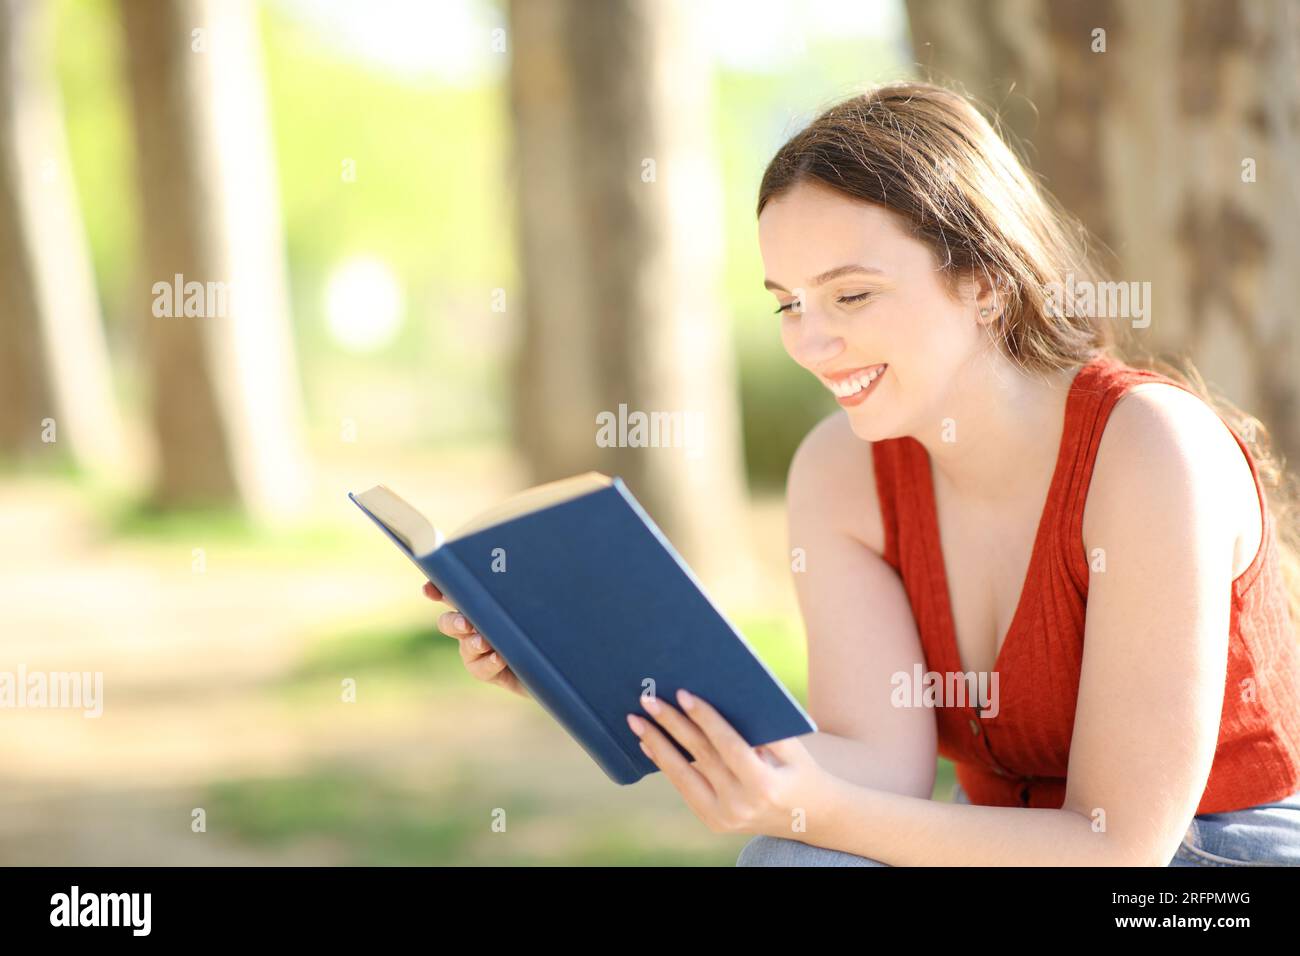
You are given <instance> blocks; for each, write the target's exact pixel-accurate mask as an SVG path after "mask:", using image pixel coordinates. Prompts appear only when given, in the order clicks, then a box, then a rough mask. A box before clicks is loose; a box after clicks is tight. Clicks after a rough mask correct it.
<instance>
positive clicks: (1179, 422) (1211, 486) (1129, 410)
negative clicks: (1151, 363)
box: [1084, 382, 1262, 578]
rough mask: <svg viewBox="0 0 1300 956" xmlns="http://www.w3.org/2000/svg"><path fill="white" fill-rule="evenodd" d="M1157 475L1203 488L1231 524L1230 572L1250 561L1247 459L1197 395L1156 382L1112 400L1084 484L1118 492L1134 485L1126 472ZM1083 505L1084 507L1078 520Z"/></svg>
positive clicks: (1252, 505)
mask: <svg viewBox="0 0 1300 956" xmlns="http://www.w3.org/2000/svg"><path fill="white" fill-rule="evenodd" d="M1139 468H1140V469H1141V470H1142V471H1143V472H1145V473H1147V474H1148V475H1153V473H1154V477H1156V478H1157V479H1158V481H1157V486H1164V487H1169V486H1172V485H1174V484H1185V483H1195V484H1199V485H1200V486H1201V487H1202V488H1204V489H1206V491H1207V492H1208V494H1205V495H1202V498H1203V499H1205V498H1212V499H1213V500H1214V501H1215V502H1216V503H1217V505H1218V509H1217V510H1220V511H1222V512H1225V513H1227V514H1229V515H1231V520H1232V522H1233V523H1234V525H1235V528H1236V541H1235V550H1236V554H1235V555H1234V560H1233V577H1234V578H1235V577H1236V576H1237V574H1239V573H1240V572H1241V571H1242V570H1244V569H1245V567H1246V566H1247V565H1248V564H1249V563H1250V561H1251V558H1252V557H1253V556H1254V554H1255V552H1256V551H1257V550H1258V548H1259V544H1260V541H1261V539H1262V522H1261V515H1260V510H1259V496H1258V493H1257V492H1256V490H1255V479H1254V476H1253V475H1252V474H1251V469H1250V464H1249V462H1248V461H1247V460H1246V457H1245V455H1243V454H1242V452H1241V448H1240V446H1239V445H1238V444H1237V441H1236V439H1235V438H1233V436H1232V433H1231V432H1230V431H1229V430H1228V427H1227V425H1226V424H1225V423H1224V421H1223V420H1222V419H1221V418H1220V417H1219V415H1218V413H1217V412H1216V411H1215V410H1214V409H1213V408H1211V407H1210V406H1209V405H1208V404H1206V402H1205V401H1204V400H1203V399H1201V398H1200V396H1198V395H1196V394H1194V393H1192V392H1189V391H1187V390H1186V389H1183V388H1180V387H1178V386H1177V385H1170V384H1168V383H1163V382H1146V383H1142V384H1140V385H1136V386H1134V387H1133V388H1130V389H1129V390H1128V391H1126V392H1125V393H1124V395H1123V396H1121V397H1120V399H1119V401H1117V402H1116V403H1115V407H1114V409H1112V411H1111V414H1110V417H1109V419H1108V420H1107V422H1106V427H1105V430H1104V431H1103V433H1102V438H1101V444H1100V445H1099V447H1098V449H1097V462H1096V465H1095V467H1094V472H1093V476H1092V482H1091V485H1090V488H1089V494H1088V500H1089V504H1091V503H1092V501H1093V499H1094V492H1097V494H1098V495H1103V496H1104V495H1106V494H1120V493H1124V492H1125V489H1130V490H1131V489H1132V488H1133V485H1134V481H1133V475H1132V473H1133V471H1134V470H1135V469H1139ZM1088 510H1089V509H1085V513H1084V514H1085V525H1086V523H1087V515H1088Z"/></svg>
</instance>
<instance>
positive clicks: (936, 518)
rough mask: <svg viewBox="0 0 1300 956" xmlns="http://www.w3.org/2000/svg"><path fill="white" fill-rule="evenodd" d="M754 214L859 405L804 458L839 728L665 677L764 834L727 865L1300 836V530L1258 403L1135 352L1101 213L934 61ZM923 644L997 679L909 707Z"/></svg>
mask: <svg viewBox="0 0 1300 956" xmlns="http://www.w3.org/2000/svg"><path fill="white" fill-rule="evenodd" d="M758 233H759V245H760V247H761V251H762V256H763V262H764V267H765V270H766V279H765V283H764V284H765V286H766V287H767V288H768V289H769V290H771V291H772V292H773V293H774V294H775V296H776V298H777V308H776V312H777V313H778V315H779V316H780V323H781V325H780V331H781V339H782V343H783V345H784V347H785V349H786V351H787V352H788V353H789V355H790V357H791V358H792V359H793V360H794V361H795V362H797V363H798V364H799V365H800V366H802V367H803V368H805V369H807V370H808V371H809V372H810V373H811V374H813V375H815V376H816V377H817V378H818V379H819V380H820V381H821V382H822V384H823V385H825V386H826V388H827V389H829V390H830V391H831V392H832V394H834V396H835V397H836V400H837V401H838V402H839V404H840V405H841V406H842V409H843V410H842V411H840V412H837V413H836V414H834V415H832V416H831V417H829V418H828V419H826V420H825V421H824V422H822V423H821V424H820V425H818V426H817V427H816V428H814V429H813V431H812V432H811V433H810V434H809V435H808V437H807V438H806V439H805V440H804V442H803V444H802V445H801V447H800V448H799V451H798V452H797V454H796V455H795V459H794V462H793V463H792V465H791V470H790V476H789V487H788V497H789V500H788V510H789V527H790V536H791V542H790V543H791V546H792V547H800V548H803V549H804V552H805V553H806V554H807V555H808V560H807V562H806V567H807V570H806V571H803V572H801V573H797V574H796V575H795V583H796V588H797V591H798V596H799V602H800V608H801V610H802V613H803V616H804V619H805V625H806V629H807V640H808V651H809V665H808V673H809V678H808V697H809V711H810V713H812V715H813V716H814V718H815V719H816V720H817V723H818V725H819V728H820V730H819V732H818V733H816V734H811V735H808V736H806V737H804V738H799V739H798V740H797V741H783V742H782V745H783V746H782V747H781V748H774V747H769V748H767V749H768V750H769V751H770V752H771V753H772V754H774V755H775V756H776V757H777V758H779V760H780V761H781V762H782V764H783V766H781V765H779V766H775V767H774V766H771V765H769V764H766V763H762V764H760V763H755V762H753V761H750V760H748V759H742V758H743V755H740V754H738V753H737V754H732V753H730V752H729V749H730V748H729V743H728V740H727V738H726V735H725V731H724V730H722V729H717V728H715V729H710V727H709V726H707V724H701V725H700V726H699V727H697V726H695V725H692V724H691V723H690V721H689V720H687V719H686V718H685V717H683V716H681V715H678V714H677V712H676V711H675V710H674V709H673V708H671V707H665V708H663V711H664V713H665V716H666V717H667V721H666V722H665V720H664V718H663V717H661V718H660V722H661V723H664V726H665V728H666V729H667V730H668V732H669V733H675V732H676V733H678V734H679V736H678V739H679V740H681V741H682V742H683V743H684V744H685V745H686V746H687V748H688V749H689V750H691V752H692V753H694V754H695V755H696V757H697V760H696V761H695V762H694V763H691V764H687V763H686V762H685V761H674V760H673V757H674V754H673V753H670V752H669V751H670V749H671V748H667V747H663V746H662V745H658V746H657V745H656V742H654V740H653V738H654V737H655V736H656V735H657V734H658V731H657V730H650V731H648V732H647V736H646V737H645V738H643V739H648V740H651V741H652V742H651V743H650V745H649V746H650V750H651V751H654V752H656V753H662V754H663V756H664V760H665V765H664V766H663V769H664V771H665V774H666V776H668V777H669V778H670V779H671V780H672V781H673V783H674V784H675V785H676V786H677V787H678V788H679V789H680V790H681V791H682V793H683V795H684V796H686V798H687V800H688V802H689V803H690V804H691V806H692V808H693V809H695V810H696V812H697V813H699V814H700V815H701V816H702V817H703V818H705V819H707V820H709V822H710V823H711V824H712V825H714V826H715V828H719V829H731V830H735V831H738V832H749V833H755V834H758V837H757V838H756V839H755V840H754V841H752V842H751V843H750V844H749V845H748V846H747V847H746V850H745V852H744V853H743V854H742V855H741V858H740V860H739V861H738V862H739V863H740V864H741V865H785V864H791V863H793V864H799V865H832V866H840V865H970V864H984V865H1035V864H1075V865H1090V864H1119V865H1165V864H1171V865H1257V864H1267V863H1290V864H1297V863H1300V652H1298V651H1297V645H1296V633H1295V625H1294V621H1295V608H1294V604H1295V600H1296V598H1295V586H1294V584H1295V581H1294V578H1293V579H1292V582H1291V586H1290V587H1289V586H1288V581H1287V578H1286V576H1285V574H1284V570H1285V569H1286V568H1288V567H1289V566H1290V565H1291V564H1293V563H1294V541H1293V540H1292V539H1291V537H1290V534H1291V531H1290V527H1289V524H1288V522H1287V521H1286V520H1285V515H1286V512H1287V510H1288V506H1289V500H1288V496H1287V495H1286V494H1285V475H1284V474H1283V473H1282V471H1281V469H1280V467H1279V466H1278V465H1277V464H1276V463H1275V462H1274V461H1273V459H1272V457H1271V456H1270V454H1269V452H1268V447H1267V443H1266V439H1267V436H1266V433H1265V432H1264V431H1263V429H1262V428H1261V427H1259V426H1258V423H1256V422H1254V421H1253V420H1250V419H1248V418H1247V417H1246V416H1243V415H1242V414H1241V413H1240V412H1239V411H1237V410H1236V409H1235V408H1233V407H1232V406H1231V405H1229V404H1228V403H1226V402H1221V401H1216V400H1214V399H1212V398H1211V396H1210V394H1209V393H1208V391H1207V390H1206V389H1205V388H1204V386H1203V385H1202V384H1201V383H1200V380H1199V377H1198V376H1196V375H1195V373H1194V371H1193V372H1192V373H1191V375H1190V376H1184V375H1182V374H1180V373H1178V372H1176V371H1174V370H1173V369H1172V367H1166V370H1157V369H1155V368H1145V367H1142V366H1141V365H1140V364H1139V363H1138V362H1137V361H1136V360H1126V359H1125V358H1124V357H1123V355H1124V353H1123V351H1122V349H1121V345H1120V343H1119V336H1118V335H1117V334H1116V332H1115V330H1114V326H1113V325H1112V322H1113V320H1114V319H1117V318H1127V316H1120V315H1110V314H1106V313H1105V312H1104V311H1103V309H1102V308H1101V307H1102V306H1104V304H1105V300H1104V298H1099V297H1096V296H1086V297H1085V296H1083V295H1081V294H1080V293H1079V292H1078V290H1087V289H1091V288H1093V285H1092V283H1094V282H1095V281H1096V280H1098V279H1101V278H1102V275H1101V270H1100V269H1099V268H1098V267H1097V264H1096V263H1095V262H1094V261H1093V260H1092V258H1091V256H1090V255H1089V254H1088V253H1087V251H1086V250H1087V248H1088V247H1087V243H1086V236H1085V235H1084V233H1083V231H1082V229H1081V228H1080V227H1079V226H1078V224H1077V223H1076V222H1075V221H1074V220H1073V219H1072V218H1071V217H1069V216H1068V215H1067V214H1065V213H1064V212H1063V211H1062V210H1061V208H1060V207H1059V204H1057V203H1056V202H1055V201H1054V200H1053V199H1052V198H1051V197H1050V196H1049V195H1048V194H1047V193H1046V192H1044V191H1043V190H1041V189H1040V188H1039V186H1038V185H1037V184H1036V183H1035V181H1034V180H1033V179H1032V177H1031V176H1030V175H1029V173H1028V172H1027V171H1026V170H1025V168H1024V167H1023V166H1022V164H1021V163H1020V161H1019V159H1018V158H1017V156H1016V155H1015V154H1014V153H1013V151H1012V150H1011V149H1009V148H1008V147H1007V145H1006V144H1005V143H1004V142H1003V141H1002V140H1001V139H1000V138H999V137H998V135H997V133H996V132H995V131H994V130H993V128H992V126H991V125H990V124H989V123H988V122H987V121H986V120H985V119H984V118H983V116H982V115H981V114H980V113H979V111H978V110H977V109H976V108H975V107H974V106H973V105H972V104H971V103H970V102H969V101H968V100H967V99H965V98H964V97H962V96H960V95H958V94H956V93H953V92H951V91H948V90H945V89H943V88H941V87H937V86H933V85H929V84H921V83H899V84H889V85H885V86H882V87H878V88H876V89H874V90H872V91H870V92H868V93H865V94H862V95H859V96H855V97H853V98H851V99H849V100H847V101H845V102H842V103H840V104H838V105H836V106H834V107H832V108H831V109H829V110H827V111H826V112H825V113H823V114H822V115H820V116H819V117H817V118H816V119H815V120H814V121H813V122H812V123H811V124H810V125H809V126H808V127H807V128H806V129H804V130H803V131H801V132H800V133H798V134H797V135H796V136H794V137H793V138H792V139H791V140H790V141H789V142H787V143H786V144H785V145H784V146H782V147H781V149H780V150H779V151H778V152H777V154H776V156H775V157H774V158H773V159H772V161H771V163H770V164H769V166H768V168H767V171H766V174H765V175H764V177H763V181H762V185H761V188H760V191H759V200H758ZM1063 294H1064V295H1065V296H1066V299H1065V301H1063V300H1062V295H1063ZM914 668H915V669H917V670H918V671H919V669H921V668H924V669H925V670H926V671H930V672H936V673H937V674H939V675H941V676H943V675H948V676H952V675H956V676H957V677H959V678H962V679H966V680H970V681H975V680H976V679H978V678H979V677H980V676H981V675H985V676H987V675H989V674H990V673H991V674H992V675H994V676H995V677H996V678H998V680H995V681H992V682H987V683H991V685H992V686H994V687H997V688H998V691H997V693H998V694H999V700H997V701H993V702H991V703H992V706H991V707H990V708H989V709H987V710H980V709H977V708H976V707H972V706H964V705H958V706H952V705H951V703H950V702H945V703H948V704H949V706H933V705H931V706H925V705H916V704H915V702H913V703H906V702H905V703H902V704H900V703H899V702H898V700H897V699H896V698H892V697H891V694H890V690H891V682H892V679H893V678H894V677H895V676H896V675H897V674H899V673H904V674H906V673H911V672H912V671H913V669H914ZM936 754H942V755H944V756H946V757H948V758H950V759H951V760H953V761H954V763H955V765H956V770H957V779H958V787H957V790H956V792H955V794H954V796H955V798H956V799H955V801H954V802H953V803H943V802H935V801H932V800H930V799H929V798H930V796H931V792H932V788H933V786H934V775H935V762H936V761H935V758H936ZM783 769H784V775H783ZM1028 809H1035V810H1038V811H1039V812H1037V813H1027V812H1026V811H1027V810H1028ZM792 821H793V822H792ZM1211 844H1212V845H1211Z"/></svg>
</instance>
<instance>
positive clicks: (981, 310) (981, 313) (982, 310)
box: [980, 309, 989, 315]
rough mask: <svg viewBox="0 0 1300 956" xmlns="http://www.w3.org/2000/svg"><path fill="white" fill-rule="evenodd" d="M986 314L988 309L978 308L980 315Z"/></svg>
mask: <svg viewBox="0 0 1300 956" xmlns="http://www.w3.org/2000/svg"><path fill="white" fill-rule="evenodd" d="M988 314H989V310H988V309H980V315H988Z"/></svg>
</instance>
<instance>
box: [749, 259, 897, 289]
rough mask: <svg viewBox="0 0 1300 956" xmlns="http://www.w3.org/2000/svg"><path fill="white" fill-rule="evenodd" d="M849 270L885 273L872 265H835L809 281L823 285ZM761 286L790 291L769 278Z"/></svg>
mask: <svg viewBox="0 0 1300 956" xmlns="http://www.w3.org/2000/svg"><path fill="white" fill-rule="evenodd" d="M851 272H866V273H870V274H872V275H884V274H885V273H884V272H883V271H882V270H880V269H877V268H875V267H874V266H861V265H857V264H853V265H847V266H836V267H835V268H834V269H827V270H826V271H825V272H823V273H822V274H821V275H818V276H813V278H812V282H811V283H810V285H813V286H819V285H823V284H825V283H827V282H830V281H831V280H832V279H838V278H839V277H840V276H842V275H848V274H849V273H851ZM763 288H764V289H775V290H777V291H778V292H789V291H790V290H789V289H787V288H786V287H785V286H783V285H781V284H780V283H777V282H773V281H772V280H771V279H764V280H763Z"/></svg>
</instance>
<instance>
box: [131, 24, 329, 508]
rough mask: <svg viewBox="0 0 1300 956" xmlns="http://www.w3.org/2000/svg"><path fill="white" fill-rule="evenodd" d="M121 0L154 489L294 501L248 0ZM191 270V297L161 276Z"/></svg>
mask: <svg viewBox="0 0 1300 956" xmlns="http://www.w3.org/2000/svg"><path fill="white" fill-rule="evenodd" d="M119 9H120V10H121V15H122V21H123V24H124V28H125V37H126V47H127V62H128V67H127V69H128V74H129V79H130V87H131V95H132V103H133V107H134V109H133V114H134V116H133V119H134V128H135V141H136V151H137V160H138V165H139V173H140V194H141V199H142V203H143V215H142V233H143V237H144V263H145V281H144V282H142V283H141V296H140V309H141V319H142V321H144V322H145V323H146V331H145V333H144V335H143V339H144V341H146V342H147V343H148V345H149V356H148V360H149V367H150V373H151V384H152V395H151V401H152V414H153V427H154V433H155V435H156V437H157V441H158V452H159V455H158V457H159V469H158V476H157V479H156V486H155V492H154V494H155V499H156V500H157V502H158V503H159V504H162V505H165V506H175V505H189V504H210V503H215V504H221V503H240V504H243V505H244V506H246V507H247V508H248V509H249V510H250V511H252V512H254V513H255V514H259V515H262V516H273V515H282V514H284V513H285V512H286V511H292V510H294V509H296V508H297V506H298V505H300V504H301V503H302V500H303V489H304V487H305V460H304V456H303V450H302V445H301V407H300V397H299V392H298V374H297V368H296V365H295V362H294V350H293V342H292V338H291V329H290V322H289V307H288V296H287V291H286V281H285V275H284V271H285V268H284V252H283V236H282V229H281V223H280V218H279V197H278V194H277V187H276V183H275V173H274V164H273V159H272V143H271V138H270V122H269V117H268V116H267V106H266V95H265V90H264V84H263V76H262V67H261V59H260V51H259V49H258V37H257V20H256V11H255V9H254V7H253V6H252V5H251V4H250V3H249V2H247V0H221V2H217V0H121V3H120V4H119ZM178 276H179V277H180V278H179V279H178V278H177V277H178ZM191 282H193V283H198V285H197V286H194V287H193V288H194V289H195V290H196V292H199V293H201V294H200V295H198V296H196V297H195V298H193V299H191V294H190V292H189V291H188V289H187V290H186V291H185V294H184V296H182V297H177V296H175V295H171V294H169V292H168V291H166V290H165V289H164V287H173V288H174V287H175V286H176V285H177V284H178V283H179V284H180V285H181V286H182V288H185V286H186V284H188V283H191ZM209 284H211V285H209ZM169 300H170V301H169ZM187 305H192V307H193V311H194V312H198V313H199V314H197V315H195V314H190V315H187V314H186V311H187V309H186V306H187ZM159 313H163V314H159Z"/></svg>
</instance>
